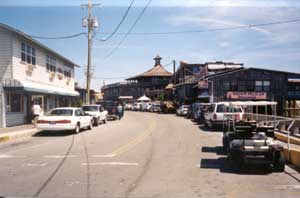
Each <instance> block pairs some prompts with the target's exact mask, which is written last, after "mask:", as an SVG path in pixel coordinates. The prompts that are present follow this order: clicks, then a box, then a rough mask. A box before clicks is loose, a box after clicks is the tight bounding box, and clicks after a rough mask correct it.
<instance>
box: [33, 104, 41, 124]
mask: <svg viewBox="0 0 300 198" xmlns="http://www.w3.org/2000/svg"><path fill="white" fill-rule="evenodd" d="M33 104H34V105H33V106H32V109H31V110H32V114H33V123H34V124H36V122H37V119H38V117H39V116H40V115H41V113H42V108H41V106H40V105H39V104H38V103H33Z"/></svg>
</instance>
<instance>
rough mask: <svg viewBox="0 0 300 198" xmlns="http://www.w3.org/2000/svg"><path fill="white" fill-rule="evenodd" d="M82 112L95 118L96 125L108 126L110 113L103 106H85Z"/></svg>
mask: <svg viewBox="0 0 300 198" xmlns="http://www.w3.org/2000/svg"><path fill="white" fill-rule="evenodd" d="M82 110H83V111H84V112H85V113H87V114H89V115H91V116H92V117H93V120H94V125H96V126H98V125H99V124H100V123H104V124H106V122H107V116H108V112H107V111H106V110H105V109H104V108H103V107H102V106H101V105H96V104H95V105H84V106H82Z"/></svg>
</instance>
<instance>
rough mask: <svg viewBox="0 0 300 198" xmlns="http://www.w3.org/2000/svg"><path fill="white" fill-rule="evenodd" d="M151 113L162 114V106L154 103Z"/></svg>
mask: <svg viewBox="0 0 300 198" xmlns="http://www.w3.org/2000/svg"><path fill="white" fill-rule="evenodd" d="M149 111H150V112H157V113H160V112H161V108H160V104H157V103H153V104H152V105H151V107H150V109H149Z"/></svg>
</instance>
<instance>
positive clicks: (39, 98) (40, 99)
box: [31, 95, 45, 114]
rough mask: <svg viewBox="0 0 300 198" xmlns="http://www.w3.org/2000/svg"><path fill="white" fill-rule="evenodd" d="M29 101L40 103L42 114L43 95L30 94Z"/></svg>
mask: <svg viewBox="0 0 300 198" xmlns="http://www.w3.org/2000/svg"><path fill="white" fill-rule="evenodd" d="M31 101H32V102H33V104H38V105H40V107H41V109H42V114H43V113H44V111H45V108H44V96H42V95H32V96H31Z"/></svg>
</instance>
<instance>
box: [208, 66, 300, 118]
mask: <svg viewBox="0 0 300 198" xmlns="http://www.w3.org/2000/svg"><path fill="white" fill-rule="evenodd" d="M206 80H207V81H209V82H210V83H211V85H212V86H209V88H210V91H209V93H210V94H211V96H213V100H214V102H219V101H235V100H236V101H247V100H252V101H259V100H268V101H276V102H277V103H278V105H277V113H278V115H283V116H288V117H298V116H300V106H299V105H300V74H296V73H291V72H283V71H274V70H267V69H260V68H239V69H234V70H231V71H226V72H221V73H216V74H212V75H208V76H207V77H206Z"/></svg>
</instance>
